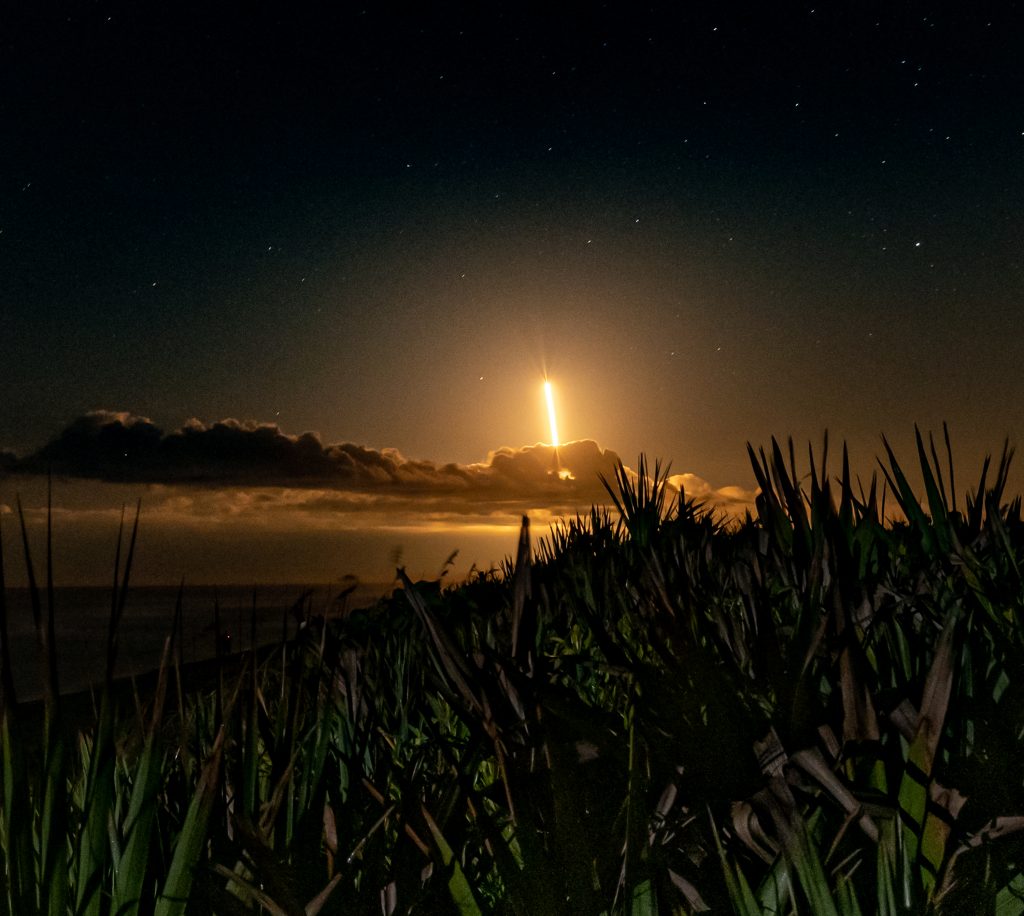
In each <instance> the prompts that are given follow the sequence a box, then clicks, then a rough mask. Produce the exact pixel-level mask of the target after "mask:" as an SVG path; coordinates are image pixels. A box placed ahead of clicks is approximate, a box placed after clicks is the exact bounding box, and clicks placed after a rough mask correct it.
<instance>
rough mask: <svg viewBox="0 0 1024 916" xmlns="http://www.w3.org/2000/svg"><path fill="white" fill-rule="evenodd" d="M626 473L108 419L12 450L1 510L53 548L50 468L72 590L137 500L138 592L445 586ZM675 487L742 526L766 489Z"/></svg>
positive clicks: (597, 449) (506, 452) (584, 446)
mask: <svg viewBox="0 0 1024 916" xmlns="http://www.w3.org/2000/svg"><path fill="white" fill-rule="evenodd" d="M618 463H619V456H618V455H617V454H616V453H615V452H614V451H611V450H610V449H604V448H602V447H601V446H600V445H598V443H596V442H594V441H593V440H586V439H585V440H582V441H578V442H570V443H567V444H565V445H563V446H561V447H560V448H559V449H558V450H557V452H556V450H555V449H554V448H552V447H551V446H549V445H543V444H536V445H529V446H525V447H521V448H499V449H496V450H495V451H493V452H491V453H490V454H489V455H488V456H487V457H486V458H485V460H483V461H481V462H477V463H472V464H454V463H449V464H438V463H434V462H430V461H418V460H413V459H409V458H406V457H404V456H403V455H402V454H401V453H400V452H398V451H396V450H394V449H380V450H377V449H372V448H367V447H365V446H361V445H354V444H352V443H324V442H323V441H322V440H321V438H320V437H319V436H318V435H316V434H315V433H302V434H300V435H289V434H286V433H284V432H282V431H281V429H280V428H278V427H277V426H275V425H272V424H266V423H256V422H246V421H239V420H230V419H229V420H222V421H220V422H216V423H212V424H205V423H202V422H200V421H198V420H191V421H189V422H188V423H186V424H185V425H184V426H183V427H182V428H181V429H177V430H173V431H171V432H165V431H164V430H162V429H160V428H159V427H158V426H157V425H156V424H154V423H153V422H152V421H151V420H149V419H147V418H145V417H139V416H135V415H132V414H128V413H117V412H110V411H96V412H93V413H89V414H86V415H84V416H81V417H78V418H77V419H75V420H74V421H73V422H71V423H70V424H68V426H67V427H65V429H64V430H62V431H61V432H60V433H59V434H58V435H56V436H54V437H53V438H52V439H51V440H50V441H49V442H48V443H47V444H46V445H44V446H43V447H42V448H40V449H38V450H37V451H35V452H33V453H32V454H30V455H27V456H23V457H18V456H15V455H12V454H10V453H8V452H2V451H0V513H4V512H8V513H9V512H10V511H11V507H12V506H13V504H14V495H15V493H16V492H19V493H20V494H21V497H22V501H23V504H24V505H25V506H26V516H27V520H28V524H29V530H30V534H31V533H32V532H34V535H33V536H35V537H37V538H41V537H42V536H43V535H42V532H43V531H45V524H46V509H45V506H46V480H45V477H44V476H43V475H45V474H46V473H47V472H52V473H53V475H54V477H55V478H56V479H57V481H58V484H57V486H55V487H54V498H55V500H56V502H55V506H54V510H53V518H54V524H55V527H56V529H57V532H58V537H57V540H58V542H59V543H60V544H62V545H63V549H62V550H61V551H59V553H61V556H62V559H61V563H62V566H61V569H60V570H59V572H60V575H59V578H61V579H62V580H63V581H73V582H76V583H86V582H91V583H93V584H97V583H100V582H106V581H108V578H109V575H108V573H109V566H110V556H111V544H112V538H113V536H114V534H115V533H116V531H117V528H118V524H119V517H120V511H121V510H120V507H121V506H122V505H123V504H125V503H128V504H130V503H132V502H134V500H135V498H136V497H138V496H141V497H142V500H143V526H142V531H143V545H144V549H143V550H142V551H141V553H140V555H139V558H138V562H137V564H136V572H135V573H134V574H133V575H134V576H135V577H136V578H137V581H141V582H149V583H166V582H171V581H177V580H178V579H179V578H180V577H181V576H186V577H187V578H188V581H189V582H197V581H203V582H209V583H218V582H226V581H231V582H236V581H237V582H247V581H251V582H287V581H291V582H295V581H321V579H322V578H323V576H324V575H325V574H326V573H325V571H332V570H333V571H334V572H338V573H340V572H356V573H357V574H358V575H360V576H361V577H362V578H364V579H366V580H368V581H385V580H388V579H389V578H390V576H391V575H392V574H393V572H394V567H395V565H396V563H395V557H396V556H401V557H402V562H403V563H407V564H410V568H412V569H414V571H418V574H424V575H426V574H430V575H435V574H436V569H437V567H438V565H439V564H440V562H441V561H442V560H443V558H444V557H446V556H448V555H449V554H450V553H451V551H452V549H454V548H459V549H460V550H461V551H462V552H461V553H460V559H459V563H461V564H462V565H461V566H459V567H458V569H457V572H458V574H460V575H461V574H464V573H465V572H466V571H468V568H469V566H470V565H471V564H473V563H476V564H477V565H479V566H483V567H486V566H488V565H489V564H490V563H492V562H494V561H495V560H497V559H500V558H501V557H502V556H504V555H505V554H507V553H510V552H512V551H514V549H515V543H516V537H517V528H518V524H519V519H520V517H521V516H522V515H523V514H528V515H529V516H530V518H531V519H532V521H533V522H534V525H535V526H536V527H535V529H534V530H535V531H536V533H537V534H539V535H540V534H543V533H544V528H545V526H546V525H547V524H548V523H551V522H554V521H555V520H556V519H558V518H560V517H565V516H571V515H573V514H575V513H576V512H579V511H586V510H588V509H589V508H590V507H591V506H592V505H594V504H595V503H601V504H607V503H609V502H610V500H609V497H608V493H607V491H606V490H605V488H604V485H603V484H602V483H601V477H602V476H603V477H604V478H605V479H608V480H612V479H614V471H615V468H616V466H617V465H618ZM670 485H671V486H672V487H673V488H674V489H679V488H680V487H682V488H683V489H684V490H685V493H686V494H687V496H692V497H695V498H697V499H699V500H701V501H704V502H705V503H707V504H708V505H710V506H714V507H717V508H720V509H722V510H724V511H725V512H726V513H729V514H733V515H742V514H743V511H744V509H746V508H750V507H752V505H753V493H750V492H748V491H745V490H742V489H740V488H737V487H723V488H720V489H716V488H714V487H712V486H711V484H709V483H708V482H707V481H705V480H703V479H702V478H700V477H697V476H696V475H694V474H680V475H676V476H674V477H672V478H670ZM40 543H41V542H40ZM39 549H40V550H42V547H40V548H39ZM15 566H16V564H15ZM332 574H333V573H332Z"/></svg>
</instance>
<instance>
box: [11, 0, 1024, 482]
mask: <svg viewBox="0 0 1024 916" xmlns="http://www.w3.org/2000/svg"><path fill="white" fill-rule="evenodd" d="M22 6H24V7H28V6H29V5H28V4H23V5H22ZM209 6H210V7H215V8H212V9H211V8H206V7H200V6H198V5H197V6H194V7H189V6H183V5H180V4H166V5H156V4H134V3H104V2H95V3H90V4H70V3H68V4H54V5H48V7H49V8H48V9H46V10H36V9H27V8H26V9H21V10H20V11H18V12H15V13H12V12H10V11H8V12H6V13H4V14H3V17H2V19H3V21H2V22H0V26H2V35H3V48H2V51H3V53H2V54H0V81H2V92H0V125H2V135H3V143H2V144H0V230H2V234H0V276H2V277H3V283H2V284H0V390H2V391H3V392H4V400H5V409H4V411H3V412H2V415H0V447H6V448H8V449H11V450H14V451H16V452H19V453H24V452H27V451H29V450H32V449H34V448H36V447H38V446H40V445H42V444H43V443H44V442H45V441H46V440H47V439H49V438H50V437H52V436H53V435H54V434H56V432H57V431H58V430H59V429H60V428H61V427H62V426H64V425H65V424H66V423H67V422H68V421H70V420H71V419H73V418H74V417H76V416H78V415H81V414H83V413H85V412H87V411H89V410H94V409H107V410H129V411H132V412H134V413H137V414H142V415H145V416H150V417H152V418H153V419H154V420H155V421H156V422H158V423H160V424H161V425H162V426H164V427H166V428H174V427H176V426H177V425H180V424H181V423H182V422H184V421H185V420H186V419H187V418H189V417H191V416H196V417H199V418H200V419H202V420H205V421H212V420H217V419H221V418H224V417H237V418H241V419H246V420H248V419H253V420H258V421H268V422H276V423H279V424H280V425H281V427H282V429H284V430H285V431H286V432H289V433H298V432H301V431H303V430H307V429H311V430H316V431H319V432H320V433H321V434H322V435H323V437H324V439H325V440H326V441H342V440H344V441H350V442H355V443H358V444H365V445H369V446H372V447H375V448H381V447H386V446H391V447H396V448H399V449H401V451H402V452H403V453H404V454H407V455H411V456H413V457H423V458H429V459H432V460H435V461H444V460H453V461H460V462H466V461H472V460H478V459H482V458H483V457H484V456H485V455H486V453H487V451H488V450H489V449H491V448H496V447H498V446H501V445H515V446H518V445H522V444H526V443H529V442H533V441H536V440H538V439H541V438H543V436H544V434H545V431H546V429H545V426H544V420H543V407H542V404H541V402H540V399H539V397H538V388H537V385H538V382H539V379H540V377H541V375H542V373H543V372H544V371H548V372H550V374H551V376H552V378H553V379H554V380H555V381H556V383H557V385H558V386H559V387H558V390H559V396H560V403H561V410H562V414H563V416H562V427H563V436H564V437H566V438H585V437H590V438H594V439H596V440H598V441H599V442H601V443H602V445H605V446H606V447H610V448H614V449H616V450H617V451H618V452H619V453H621V454H623V455H625V456H629V455H634V454H636V452H638V451H639V450H641V449H642V450H645V451H647V452H648V453H649V454H651V455H652V456H653V455H658V456H661V457H664V458H666V459H671V460H673V462H674V467H675V468H676V469H677V470H680V471H682V470H687V471H694V472H696V473H699V474H701V475H703V476H704V477H705V478H708V479H711V480H713V481H715V482H716V483H719V484H725V483H739V482H745V481H746V480H747V479H748V478H749V477H750V474H749V471H748V470H747V469H746V458H745V455H744V452H743V449H742V445H743V443H744V442H745V441H746V440H747V439H751V440H753V441H754V442H755V443H757V442H763V441H765V440H766V438H767V437H768V436H770V435H771V434H773V433H774V434H778V435H781V436H785V435H787V434H793V435H794V436H796V437H797V438H798V439H800V438H807V437H813V438H815V439H817V438H818V437H819V435H820V433H821V431H822V430H823V429H824V428H825V427H826V426H827V427H829V428H830V430H831V431H832V433H833V436H838V437H844V438H848V439H850V441H851V444H852V445H853V446H854V449H855V456H859V457H860V458H861V459H863V460H864V462H865V464H866V463H867V462H868V461H870V459H871V457H872V456H873V454H874V453H875V452H876V450H877V442H878V439H877V436H878V434H879V433H880V432H887V433H889V434H890V435H892V436H893V437H894V438H895V439H896V440H897V441H904V440H907V439H908V438H909V436H910V434H911V432H912V425H911V424H912V423H913V422H914V421H918V422H920V423H921V424H922V425H924V426H925V427H933V428H934V427H937V425H938V424H939V423H941V421H942V420H943V419H947V420H949V421H950V423H951V425H952V428H953V433H954V438H955V441H957V442H960V443H963V447H964V449H965V451H966V452H967V453H968V455H969V456H971V457H972V458H973V456H974V455H975V454H976V453H978V452H979V451H980V450H982V449H984V448H996V447H998V445H999V444H1000V442H1001V439H1002V437H1003V436H1004V435H1006V434H1008V433H1009V434H1011V435H1014V434H1016V432H1017V431H1018V430H1019V429H1020V425H1021V420H1022V418H1024V408H1022V407H1021V405H1022V403H1024V382H1022V381H1021V379H1022V375H1021V373H1020V371H1019V367H1020V365H1021V363H1022V361H1024V335H1022V334H1021V333H1020V322H1021V317H1022V311H1024V310H1022V298H1021V293H1022V276H1021V252H1022V251H1024V247H1022V246H1024V237H1022V235H1024V234H1022V216H1021V214H1022V212H1024V182H1022V176H1024V170H1022V168H1021V166H1022V164H1024V163H1022V157H1024V106H1022V103H1021V99H1024V79H1022V76H1024V70H1022V67H1021V65H1020V63H1019V53H1018V52H1019V47H1020V39H1021V37H1022V36H1021V34H1020V30H1019V26H1018V21H1017V20H1018V14H1019V10H1017V8H1016V5H1015V4H1012V3H1004V4H1000V5H998V9H996V8H993V10H992V11H991V12H987V11H985V10H984V9H983V8H981V7H978V6H973V5H971V6H968V5H963V6H962V7H961V8H960V9H959V10H958V11H956V12H951V11H950V10H948V9H947V8H946V7H945V6H939V5H932V4H910V3H908V4H890V3H886V4H875V5H867V4H840V5H836V4H829V5H828V8H826V7H825V5H822V7H821V8H818V7H817V6H816V5H815V4H813V3H805V4H800V5H786V9H785V10H784V11H780V10H778V9H772V8H770V7H773V6H777V5H775V4H766V5H764V6H763V8H761V9H758V10H756V11H751V10H749V9H748V8H747V4H743V5H734V6H731V7H730V6H722V5H714V6H712V5H705V4H702V5H700V6H699V7H697V6H693V7H692V8H691V5H685V4H655V5H654V6H653V7H652V6H650V5H646V6H644V7H643V8H637V5H635V4H627V3H621V4H602V5H595V6H594V8H592V9H590V10H588V11H586V12H584V13H572V14H570V13H568V12H565V11H561V12H560V11H559V10H558V9H555V8H553V7H554V5H550V6H551V7H552V8H549V9H546V10H544V11H543V12H533V11H528V10H526V9H525V8H524V7H522V6H521V5H514V6H513V5H502V4H485V5H481V4H476V5H472V6H471V5H468V4H466V5H431V6H427V7H424V8H422V9H421V10H419V11H418V12H410V11H409V10H408V9H407V8H406V7H405V5H401V6H399V5H394V6H381V5H374V6H373V7H372V8H371V7H369V6H368V7H367V8H365V9H364V8H362V7H360V6H359V5H352V4H341V5H340V7H341V8H340V9H335V11H334V12H333V13H331V14H330V15H324V14H323V12H322V11H318V12H317V13H313V12H309V10H308V8H307V7H305V6H303V5H302V4H287V5H286V4H276V5H265V7H264V9H263V10H262V11H259V12H255V11H253V10H252V9H250V8H248V7H242V6H238V7H236V8H232V7H231V6H230V5H223V4H211V5H209ZM435 7H437V8H435Z"/></svg>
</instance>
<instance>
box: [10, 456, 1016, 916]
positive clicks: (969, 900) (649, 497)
mask: <svg viewBox="0 0 1024 916" xmlns="http://www.w3.org/2000/svg"><path fill="white" fill-rule="evenodd" d="M946 445H947V449H948V439H947V442H946ZM750 457H751V461H752V465H753V468H754V472H755V475H756V477H757V481H758V484H759V494H758V497H757V503H756V515H755V516H753V517H751V516H748V517H747V518H746V519H745V520H744V521H743V522H741V523H737V524H731V525H726V524H724V523H722V522H721V521H720V520H717V519H716V518H715V517H714V516H713V515H712V514H711V513H710V512H709V511H706V510H705V508H703V507H702V506H700V505H698V504H697V503H695V502H693V501H692V500H689V499H687V498H686V496H685V494H682V493H680V494H678V495H676V494H672V493H670V491H669V489H668V486H667V482H666V475H665V473H664V472H663V470H662V468H661V467H660V466H658V465H655V466H654V468H653V469H652V468H648V467H647V465H646V463H645V462H644V461H643V460H641V462H640V464H639V466H638V469H637V474H635V475H632V474H630V473H628V472H627V471H626V470H625V469H623V468H621V467H620V468H619V470H618V473H617V476H616V479H615V480H614V481H609V482H608V486H609V493H610V496H611V499H612V503H613V508H614V511H613V512H612V511H605V510H602V509H598V508H595V509H593V510H592V511H591V512H590V513H589V514H588V515H586V516H579V517H576V518H574V519H571V520H567V521H565V522H564V523H562V524H561V525H559V526H557V527H556V528H555V529H554V530H553V531H552V532H551V534H550V535H549V536H548V537H547V538H544V539H542V540H540V541H539V542H538V543H536V544H534V543H533V542H532V540H531V537H530V531H529V526H528V523H527V522H526V520H525V519H524V523H523V527H522V531H521V535H520V541H519V546H518V550H517V554H516V557H515V558H514V559H510V560H508V561H507V562H506V563H505V565H504V567H503V568H502V569H500V570H496V571H493V572H490V573H485V574H479V575H477V576H475V577H474V578H473V579H471V580H470V581H468V582H466V583H465V584H463V585H462V586H460V587H458V588H453V589H449V590H446V591H442V590H440V588H436V587H428V586H425V585H424V584H423V583H419V584H414V583H412V582H410V581H409V580H408V578H407V577H405V575H404V573H403V572H401V571H400V572H399V578H400V585H401V587H400V588H399V589H398V590H397V591H396V592H395V594H394V595H393V596H392V597H391V598H390V599H387V600H385V601H382V602H380V603H378V604H377V605H375V606H373V607H372V608H368V609H364V610H361V611H356V612H353V613H351V614H348V615H347V616H345V617H344V618H343V619H341V620H338V621H331V622H329V623H327V622H325V621H324V620H323V619H322V618H316V617H313V616H312V615H311V614H310V608H309V606H308V604H302V605H300V606H299V607H297V612H298V613H299V616H300V617H302V619H303V626H302V627H301V628H300V629H299V632H298V635H297V636H296V638H295V639H293V640H289V641H288V642H285V643H282V645H280V646H278V647H276V648H272V649H270V650H264V651H257V650H255V649H254V650H253V651H251V652H250V653H249V654H248V655H247V656H246V657H245V658H244V659H243V660H241V663H240V664H236V667H235V669H234V672H233V673H228V672H227V670H226V669H225V670H224V671H222V672H221V674H220V675H219V676H218V677H216V678H215V682H214V683H215V686H213V687H209V688H205V689H201V688H195V689H191V690H190V689H187V688H184V687H182V686H181V685H182V672H181V669H180V666H178V665H177V664H176V652H175V646H174V644H173V643H172V642H169V643H168V648H167V651H166V653H165V662H164V665H163V666H162V669H161V674H160V677H159V680H158V682H157V685H156V687H155V688H154V690H153V691H152V695H151V696H149V697H148V699H147V700H146V702H145V703H144V704H143V705H142V706H140V707H139V708H138V709H136V710H133V709H131V707H127V708H126V705H125V703H124V698H123V696H121V695H119V694H118V693H117V691H116V690H115V689H114V685H113V680H112V677H113V662H112V661H111V663H110V664H109V665H108V678H107V684H106V687H105V689H104V691H103V693H102V695H101V700H100V703H99V710H98V713H97V716H96V719H95V721H94V722H91V723H88V724H87V725H86V726H85V727H82V726H81V725H80V724H76V727H75V728H73V729H72V728H71V727H70V726H69V724H68V723H67V722H65V721H64V720H63V719H62V714H61V710H60V694H59V690H58V689H56V679H55V666H50V660H51V659H52V652H53V650H52V638H50V637H51V636H52V624H51V623H49V622H48V621H52V613H48V614H44V613H43V601H42V597H41V596H42V594H43V593H44V592H45V591H46V590H45V589H35V592H34V593H35V594H36V595H37V602H38V603H37V605H36V608H35V614H36V620H37V623H38V625H39V632H40V637H41V638H40V642H41V646H42V647H43V649H44V652H43V657H44V661H45V664H46V665H47V666H48V667H47V670H48V671H49V670H50V667H53V681H52V689H51V690H50V691H48V693H47V699H46V705H45V710H46V711H45V715H44V717H43V721H42V723H41V726H40V725H38V724H37V723H35V722H31V723H30V722H28V721H27V720H26V717H25V715H24V709H23V707H22V706H21V705H19V703H18V702H17V698H16V697H15V695H14V689H13V682H12V679H11V677H10V673H9V672H10V665H9V659H8V658H7V657H6V655H4V656H3V657H0V663H2V665H3V676H2V679H0V686H2V689H3V704H2V713H3V719H2V723H0V725H2V729H3V731H2V735H0V737H2V750H3V761H2V765H3V799H2V800H3V805H2V809H0V864H2V875H0V877H2V881H3V888H2V891H3V896H2V898H0V909H3V907H4V906H6V912H8V913H12V914H13V913H18V914H20V913H31V912H47V913H54V914H56V913H61V914H63V913H69V912H71V913H96V914H100V916H107V914H129V913H147V914H148V913H158V914H170V913H196V914H206V913H225V914H232V913H274V914H280V913H283V914H315V913H321V912H322V913H364V912H365V913H384V914H386V916H390V914H392V913H456V914H475V913H494V914H520V916H534V914H552V916H553V914H566V913H576V914H600V913H607V914H614V913H623V914H637V916H639V914H647V913H652V914H653V913H673V914H677V913H697V912H730V911H731V912H735V913H738V914H755V913H777V914H789V913H814V914H818V913H820V914H833V913H834V914H843V916H846V914H854V913H880V914H909V913H915V914H916V913H922V914H923V913H964V912H997V913H1000V914H1005V916H1012V914H1017V913H1020V912H1022V911H1024V902H1022V892H1024V777H1022V773H1024V768H1022V767H1021V763H1022V762H1024V753H1022V750H1024V748H1022V740H1024V702H1022V700H1024V696H1022V691H1024V654H1022V643H1024V629H1022V627H1021V619H1020V618H1021V614H1022V613H1024V587H1022V579H1021V569H1022V563H1024V526H1022V524H1021V518H1020V500H1019V498H1018V499H1013V500H1008V499H1007V497H1006V493H1005V489H1006V480H1007V471H1008V467H1009V461H1010V457H1011V454H1010V452H1009V450H1008V449H1004V452H1003V455H1002V458H1001V459H1000V461H999V462H998V463H997V464H996V465H995V467H994V468H993V466H992V465H991V463H990V462H988V461H986V463H985V466H984V468H983V470H982V473H981V475H980V478H979V481H978V484H977V486H976V487H975V489H974V490H972V491H971V492H970V493H969V494H968V495H967V497H966V500H965V501H964V502H963V505H962V506H961V505H960V504H958V502H957V498H956V495H955V491H954V479H953V473H952V462H951V461H949V460H948V455H947V461H945V462H942V461H940V460H939V454H938V450H937V449H936V447H935V444H934V442H932V441H931V440H929V441H928V443H927V444H926V443H925V442H924V440H923V439H922V438H921V437H920V436H918V465H919V470H920V474H921V479H922V481H923V488H924V499H923V500H918V498H917V497H916V496H915V494H914V492H913V490H912V489H911V486H910V485H909V483H908V481H907V477H906V474H905V473H904V470H903V468H902V467H901V466H900V464H899V463H898V461H897V459H896V457H895V455H894V454H893V453H892V451H891V450H890V449H889V448H888V446H887V445H886V457H885V461H884V462H883V463H882V465H881V471H882V478H881V485H880V486H879V484H878V482H877V481H875V480H872V482H871V484H870V486H869V488H868V490H867V492H864V490H863V489H861V488H860V487H859V486H858V487H857V488H856V489H857V492H856V494H855V492H854V491H855V487H854V481H853V480H852V479H851V475H850V471H849V464H848V461H847V458H846V455H845V451H844V454H843V456H842V462H841V468H840V471H839V473H838V475H837V476H835V477H832V476H830V474H829V472H828V466H827V442H826V447H825V449H823V453H822V455H821V458H820V463H816V462H815V460H814V455H813V454H812V455H810V456H809V457H810V469H809V472H808V473H807V474H806V476H804V477H803V478H800V477H799V476H798V472H797V466H796V461H795V458H794V455H793V450H792V445H790V448H789V453H788V455H787V454H784V453H783V450H782V448H781V447H780V446H779V445H778V443H775V442H774V441H773V443H772V447H771V448H770V449H768V450H760V451H754V450H753V449H751V450H750ZM887 499H891V500H894V501H895V503H896V505H897V507H898V509H899V513H900V517H901V518H900V520H899V521H894V520H893V519H891V518H888V517H887V516H886V514H885V502H886V500H887ZM133 542H134V533H133V534H132V536H131V537H130V538H129V545H131V544H132V543H133ZM131 556H132V548H131V546H129V548H128V551H127V554H126V562H125V569H124V570H123V571H119V573H118V575H117V576H115V582H114V589H113V594H114V598H113V600H112V613H111V637H110V640H109V649H110V653H111V656H113V654H114V653H116V624H117V621H118V620H119V618H120V614H121V613H122V612H123V610H124V604H125V589H126V586H127V580H128V571H129V569H130V565H131ZM26 560H27V561H28V562H29V574H30V579H32V581H33V582H34V578H33V574H32V569H31V561H30V559H29V558H28V552H27V543H26ZM117 565H118V566H119V565H120V560H119V561H118V564H117ZM0 574H2V568H0ZM48 581H49V577H48ZM51 595H52V590H51ZM51 607H52V604H51ZM0 637H2V639H3V647H4V649H3V651H4V653H6V652H7V648H6V647H7V645H8V643H7V638H6V619H5V615H4V608H3V605H2V604H0ZM47 640H49V641H47ZM173 686H176V688H177V689H176V690H174V689H172V687H173ZM172 693H173V694H175V695H176V706H175V704H174V703H173V702H172V701H169V700H168V699H167V698H168V696H169V695H170V694H172ZM165 706H166V707H169V708H167V709H166V710H165ZM37 727H41V728H42V733H43V737H42V740H40V739H39V738H38V736H36V737H34V738H32V740H29V737H31V736H28V735H27V732H28V731H30V730H31V729H32V728H37Z"/></svg>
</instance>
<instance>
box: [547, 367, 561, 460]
mask: <svg viewBox="0 0 1024 916" xmlns="http://www.w3.org/2000/svg"><path fill="white" fill-rule="evenodd" d="M544 399H545V400H546V401H547V404H548V425H549V426H550V427H551V444H552V445H553V446H554V447H555V448H558V446H559V441H558V423H557V421H556V420H555V399H554V396H553V395H552V393H551V382H548V381H545V382H544Z"/></svg>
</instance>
